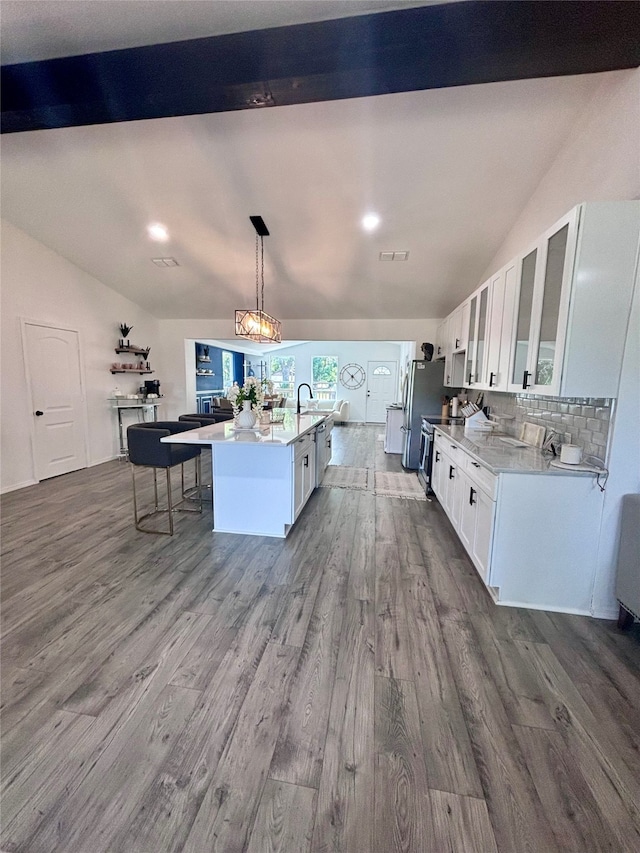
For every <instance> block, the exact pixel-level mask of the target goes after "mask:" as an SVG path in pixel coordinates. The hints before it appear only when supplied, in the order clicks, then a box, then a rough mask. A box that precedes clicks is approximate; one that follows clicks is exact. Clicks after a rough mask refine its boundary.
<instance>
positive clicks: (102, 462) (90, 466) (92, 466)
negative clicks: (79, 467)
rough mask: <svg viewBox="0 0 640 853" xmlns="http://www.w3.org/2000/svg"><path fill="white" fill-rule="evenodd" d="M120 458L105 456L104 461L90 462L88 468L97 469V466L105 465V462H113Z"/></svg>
mask: <svg viewBox="0 0 640 853" xmlns="http://www.w3.org/2000/svg"><path fill="white" fill-rule="evenodd" d="M119 458H120V457H119V456H117V455H116V456H105V457H104V459H97V460H95V461H91V462H89V464H88V465H87V468H95V466H96V465H104V463H105V462H113V460H114V459H119Z"/></svg>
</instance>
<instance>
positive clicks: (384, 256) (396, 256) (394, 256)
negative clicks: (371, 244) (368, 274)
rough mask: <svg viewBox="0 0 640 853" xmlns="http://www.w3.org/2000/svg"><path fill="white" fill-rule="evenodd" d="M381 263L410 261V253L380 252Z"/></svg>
mask: <svg viewBox="0 0 640 853" xmlns="http://www.w3.org/2000/svg"><path fill="white" fill-rule="evenodd" d="M380 260H381V261H408V260H409V252H380Z"/></svg>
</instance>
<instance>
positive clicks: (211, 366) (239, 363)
mask: <svg viewBox="0 0 640 853" xmlns="http://www.w3.org/2000/svg"><path fill="white" fill-rule="evenodd" d="M205 346H207V347H209V358H210V359H211V361H210V362H201V361H198V357H199V356H203V355H204V348H205ZM227 352H231V355H232V356H233V380H234V382H237V383H238V385H242V384H243V383H244V362H245V358H246V355H245V354H244V353H242V352H233V351H232V350H227ZM222 353H223V350H222V349H220V347H214V346H210V345H209V344H202V343H200V342H199V341H198V342H196V346H195V353H194V361H195V364H194V369H195V370H196V371H198V370H211V371H213V373H211V374H209V375H207V376H198V375H197V373H196V392H198V391H221V390H222Z"/></svg>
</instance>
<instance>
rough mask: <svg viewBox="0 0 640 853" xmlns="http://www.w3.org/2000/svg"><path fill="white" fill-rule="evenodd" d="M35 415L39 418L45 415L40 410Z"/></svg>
mask: <svg viewBox="0 0 640 853" xmlns="http://www.w3.org/2000/svg"><path fill="white" fill-rule="evenodd" d="M34 414H35V416H36V417H37V418H41V417H42V416H43V415H44V412H41V411H40V409H38V411H37V412H35V413H34Z"/></svg>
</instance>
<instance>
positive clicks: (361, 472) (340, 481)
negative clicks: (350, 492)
mask: <svg viewBox="0 0 640 853" xmlns="http://www.w3.org/2000/svg"><path fill="white" fill-rule="evenodd" d="M321 485H322V486H326V487H328V488H332V489H363V490H365V489H367V488H369V469H368V468H349V467H348V466H347V465H328V466H327V468H326V471H325V473H324V478H323V480H322V484H321Z"/></svg>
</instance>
